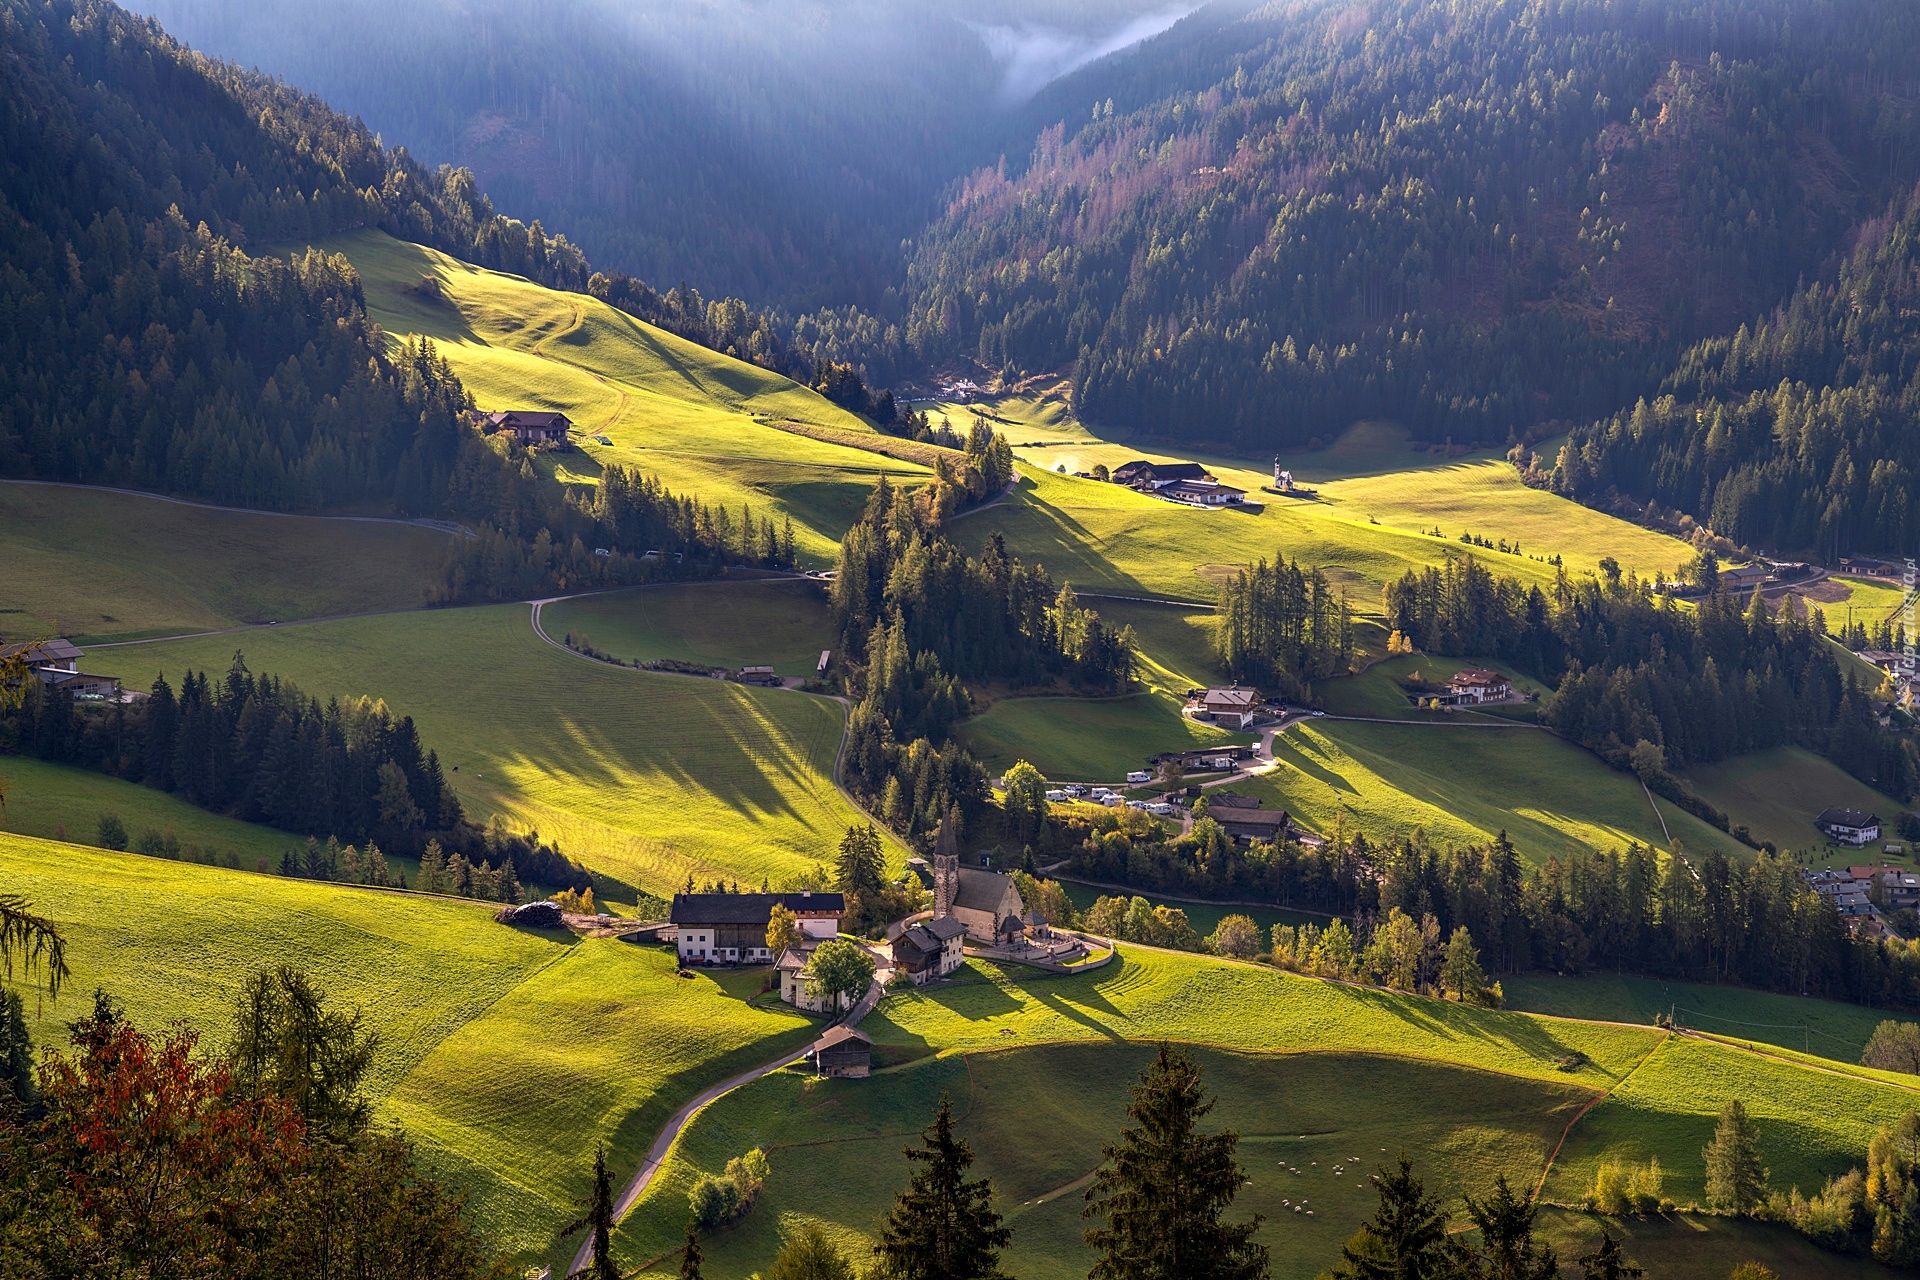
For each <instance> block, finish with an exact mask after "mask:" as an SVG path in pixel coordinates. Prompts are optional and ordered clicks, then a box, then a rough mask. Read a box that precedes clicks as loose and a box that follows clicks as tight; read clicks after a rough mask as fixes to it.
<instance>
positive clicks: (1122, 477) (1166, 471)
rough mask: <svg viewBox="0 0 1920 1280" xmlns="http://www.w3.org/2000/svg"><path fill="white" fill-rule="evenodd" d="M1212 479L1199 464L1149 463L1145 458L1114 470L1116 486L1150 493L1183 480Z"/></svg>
mask: <svg viewBox="0 0 1920 1280" xmlns="http://www.w3.org/2000/svg"><path fill="white" fill-rule="evenodd" d="M1212 479H1213V474H1212V473H1211V472H1209V471H1208V470H1207V469H1206V468H1205V467H1203V466H1201V465H1200V464H1199V463H1197V462H1148V461H1147V460H1146V459H1145V458H1135V459H1134V460H1133V461H1132V462H1125V463H1122V464H1120V466H1118V467H1116V468H1114V470H1113V482H1114V483H1115V484H1124V485H1129V486H1131V487H1132V488H1135V489H1142V490H1149V491H1151V490H1153V489H1157V488H1159V487H1160V486H1162V485H1169V484H1173V483H1175V482H1176V481H1181V480H1207V481H1211V480H1212Z"/></svg>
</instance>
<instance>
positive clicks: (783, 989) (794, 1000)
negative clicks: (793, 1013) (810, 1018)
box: [773, 938, 844, 1013]
mask: <svg viewBox="0 0 1920 1280" xmlns="http://www.w3.org/2000/svg"><path fill="white" fill-rule="evenodd" d="M824 941H825V939H824V938H807V939H804V940H803V941H802V942H801V943H800V945H799V946H797V947H788V948H787V949H786V950H785V951H782V952H781V953H780V955H779V958H778V959H776V960H775V961H774V962H773V976H774V982H775V984H776V985H777V986H778V987H779V990H780V998H781V999H782V1000H784V1001H786V1002H787V1003H788V1004H790V1005H792V1006H793V1007H794V1008H796V1009H804V1010H806V1011H807V1012H808V1013H838V1012H839V1010H838V1009H837V1008H835V1007H834V1005H835V1001H834V998H833V997H832V996H829V995H827V994H825V993H824V992H822V993H819V994H815V993H814V992H812V991H809V990H807V966H808V965H809V964H811V963H813V952H814V949H815V948H816V947H818V946H819V945H820V944H821V943H822V942H824ZM842 1003H844V1002H842Z"/></svg>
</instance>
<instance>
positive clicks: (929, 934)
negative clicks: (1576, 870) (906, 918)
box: [892, 916, 967, 985]
mask: <svg viewBox="0 0 1920 1280" xmlns="http://www.w3.org/2000/svg"><path fill="white" fill-rule="evenodd" d="M966 940H967V926H966V925H965V924H964V923H962V922H961V920H960V918H959V917H958V916H946V917H944V918H941V919H935V920H929V921H926V922H925V923H923V924H916V925H914V926H913V927H912V928H911V929H908V930H907V931H906V932H904V933H902V934H901V935H900V936H899V937H897V938H895V939H894V940H893V944H892V945H893V967H894V968H896V969H898V970H899V971H900V972H902V973H904V974H906V975H907V976H908V977H909V978H911V979H912V980H913V981H914V983H915V984H916V985H917V984H920V983H927V982H932V981H933V980H934V979H935V978H944V977H946V976H947V975H948V974H950V973H952V972H953V971H954V970H955V969H958V968H959V967H960V966H961V964H962V963H963V962H964V961H965V959H966V955H965V946H966Z"/></svg>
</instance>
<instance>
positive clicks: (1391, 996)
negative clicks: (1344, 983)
mask: <svg viewBox="0 0 1920 1280" xmlns="http://www.w3.org/2000/svg"><path fill="white" fill-rule="evenodd" d="M1342 990H1343V991H1344V993H1345V994H1346V995H1347V996H1348V997H1349V998H1351V999H1353V1000H1355V1001H1356V1002H1358V1003H1360V1004H1364V1005H1367V1006H1369V1007H1371V1008H1372V1009H1374V1010H1375V1011H1376V1012H1379V1013H1383V1014H1386V1015H1388V1016H1390V1017H1393V1018H1397V1019H1398V1020H1400V1021H1401V1022H1404V1023H1406V1024H1407V1025H1409V1026H1412V1027H1417V1028H1419V1029H1420V1030H1421V1031H1422V1032H1424V1033H1426V1034H1427V1035H1430V1036H1434V1037H1436V1038H1439V1039H1443V1040H1478V1041H1481V1042H1483V1043H1486V1044H1493V1045H1500V1046H1502V1047H1504V1048H1507V1049H1511V1050H1513V1051H1515V1052H1518V1053H1521V1054H1524V1055H1526V1056H1527V1057H1529V1058H1533V1059H1535V1060H1537V1061H1540V1062H1562V1061H1569V1060H1572V1061H1580V1062H1586V1063H1587V1065H1589V1066H1591V1067H1592V1068H1593V1069H1594V1070H1595V1071H1596V1072H1599V1073H1600V1074H1601V1075H1604V1076H1606V1077H1608V1078H1609V1079H1618V1078H1619V1076H1618V1075H1617V1074H1616V1073H1615V1072H1612V1071H1609V1070H1607V1069H1606V1068H1605V1067H1602V1066H1601V1065H1600V1064H1598V1063H1594V1062H1590V1061H1588V1060H1587V1059H1586V1057H1585V1054H1584V1053H1583V1052H1582V1051H1581V1050H1579V1049H1576V1048H1575V1047H1573V1046H1572V1045H1569V1044H1567V1043H1566V1042H1565V1041H1563V1040H1561V1039H1560V1038H1559V1037H1558V1036H1556V1035H1554V1034H1553V1031H1552V1024H1551V1023H1546V1022H1542V1021H1539V1020H1538V1019H1535V1018H1529V1017H1527V1016H1526V1015H1524V1014H1518V1013H1506V1012H1502V1011H1499V1010H1493V1009H1472V1008H1468V1007H1467V1006H1465V1005H1458V1004H1451V1003H1446V1002H1441V1001H1434V1000H1426V999H1422V998H1420V997H1418V996H1411V995H1405V994H1402V993H1398V992H1388V991H1377V990H1374V989H1372V988H1368V987H1345V988H1342ZM1568 1075H1569V1078H1570V1079H1573V1078H1575V1077H1576V1076H1577V1073H1576V1072H1569V1073H1568Z"/></svg>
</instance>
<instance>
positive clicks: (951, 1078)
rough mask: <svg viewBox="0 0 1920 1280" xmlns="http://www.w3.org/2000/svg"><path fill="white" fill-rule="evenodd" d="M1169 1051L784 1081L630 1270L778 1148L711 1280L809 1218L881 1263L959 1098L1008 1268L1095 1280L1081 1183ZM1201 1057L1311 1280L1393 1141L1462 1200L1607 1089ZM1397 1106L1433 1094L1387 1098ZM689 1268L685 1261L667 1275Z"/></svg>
mask: <svg viewBox="0 0 1920 1280" xmlns="http://www.w3.org/2000/svg"><path fill="white" fill-rule="evenodd" d="M1152 1053H1153V1051H1152V1049H1151V1048H1150V1047H1148V1046H1145V1045H1136V1044H1115V1045H1094V1044H1079V1045H1073V1044H1067V1045H1042V1046H1035V1047H1030V1048H1019V1049H1012V1050H1008V1051H1005V1052H996V1053H979V1054H971V1055H967V1056H964V1057H950V1058H940V1059H935V1060H931V1061H927V1062H925V1063H923V1064H917V1065H915V1066H914V1067H911V1068H908V1069H905V1070H901V1071H897V1072H890V1073H886V1074H883V1075H881V1076H877V1077H874V1078H872V1079H869V1080H864V1081H840V1080H815V1079H813V1078H811V1077H809V1076H808V1075H806V1074H804V1073H803V1072H801V1071H795V1070H788V1071H783V1072H779V1073H777V1074H775V1075H772V1076H769V1077H767V1078H765V1079H763V1080H760V1081H758V1082H756V1083H755V1084H753V1085H750V1086H748V1087H747V1088H745V1089H743V1090H741V1091H740V1092H739V1093H738V1094H735V1095H730V1096H729V1097H728V1098H726V1099H725V1100H724V1101H723V1102H722V1103H720V1104H719V1105H716V1106H714V1107H711V1108H709V1109H708V1110H707V1111H705V1112H703V1113H702V1114H701V1116H700V1118H699V1119H698V1120H697V1121H696V1122H695V1124H694V1125H693V1126H692V1127H691V1128H690V1130H689V1131H688V1133H687V1134H686V1136H685V1137H684V1138H683V1139H682V1141H681V1142H680V1143H679V1144H678V1146H677V1147H676V1148H675V1152H674V1156H673V1158H672V1160H671V1161H670V1163H669V1165H668V1167H667V1169H666V1170H665V1171H664V1173H663V1176H662V1178H661V1179H660V1181H659V1182H657V1183H656V1184H655V1185H656V1186H657V1187H658V1188H659V1189H658V1190H657V1191H649V1194H648V1195H647V1197H646V1198H645V1199H644V1200H643V1201H642V1203H641V1205H640V1206H638V1208H637V1209H636V1212H635V1214H634V1216H633V1217H632V1218H631V1219H629V1223H628V1225H627V1227H625V1228H624V1229H623V1231H622V1232H621V1244H622V1246H623V1254H622V1259H623V1261H627V1262H629V1264H631V1263H637V1262H639V1261H642V1260H644V1259H648V1258H654V1257H656V1256H658V1255H660V1254H663V1253H667V1252H668V1251H669V1250H671V1249H673V1248H674V1247H675V1246H677V1244H678V1243H679V1228H680V1224H681V1220H682V1219H683V1218H684V1215H685V1198H686V1194H687V1191H688V1189H689V1188H690V1186H691V1184H692V1182H693V1179H694V1178H695V1177H697V1176H698V1175H699V1174H700V1173H702V1172H716V1171H718V1170H719V1169H720V1168H721V1166H722V1165H724V1164H725V1162H726V1160H727V1159H728V1158H729V1157H730V1156H734V1155H738V1154H739V1153H740V1152H742V1151H745V1150H747V1149H748V1148H749V1147H752V1146H761V1147H763V1148H764V1149H766V1150H767V1152H768V1159H769V1162H770V1164H771V1166H772V1175H771V1177H770V1178H769V1180H768V1184H767V1188H766V1190H765V1192H764V1193H763V1198H762V1201H761V1203H760V1204H759V1205H758V1206H756V1207H755V1209H754V1210H753V1212H752V1214H750V1215H749V1216H748V1218H747V1219H746V1220H745V1221H744V1222H743V1223H741V1225H739V1226H737V1227H734V1228H732V1229H729V1230H725V1231H721V1232H717V1233H714V1234H711V1235H709V1236H708V1237H707V1238H706V1239H704V1240H703V1241H702V1249H703V1251H704V1253H705V1259H704V1270H705V1273H706V1274H707V1275H709V1276H714V1277H716V1278H718V1280H734V1278H735V1277H738V1278H740V1280H745V1277H746V1276H748V1275H749V1274H750V1273H751V1272H752V1271H754V1270H755V1269H757V1268H760V1267H764V1265H765V1260H766V1259H767V1258H768V1257H770V1256H771V1255H772V1253H773V1251H774V1250H775V1249H777V1248H778V1246H779V1238H780V1234H781V1233H782V1232H783V1231H791V1230H792V1229H793V1228H794V1227H795V1226H797V1225H799V1224H800V1223H802V1222H809V1221H810V1222H815V1223H818V1224H820V1225H821V1226H822V1227H824V1228H825V1229H827V1230H828V1231H829V1232H831V1233H832V1234H833V1235H834V1236H835V1237H837V1238H838V1239H839V1241H840V1242H841V1244H842V1247H843V1248H846V1249H847V1250H848V1252H849V1253H851V1254H853V1255H854V1256H856V1257H858V1256H863V1255H865V1254H866V1252H867V1250H868V1249H869V1248H870V1247H871V1243H872V1236H873V1232H874V1228H873V1222H874V1220H875V1218H877V1217H878V1215H879V1214H880V1213H882V1212H884V1211H885V1208H886V1206H887V1205H888V1204H889V1203H890V1201H891V1198H892V1194H893V1192H894V1191H896V1190H898V1189H899V1188H901V1187H903V1186H904V1185H905V1184H906V1178H907V1162H906V1160H905V1159H904V1158H903V1157H902V1155H901V1149H902V1148H903V1147H904V1146H906V1145H907V1144H908V1142H909V1141H911V1140H912V1139H913V1138H914V1137H915V1135H916V1134H917V1132H918V1130H919V1129H920V1128H921V1127H923V1126H924V1125H925V1124H926V1123H927V1121H928V1119H929V1118H930V1117H931V1115H932V1113H933V1111H934V1110H935V1108H936V1107H937V1106H938V1104H939V1099H940V1096H941V1095H942V1094H943V1093H944V1094H946V1095H947V1096H949V1097H950V1098H951V1100H952V1102H953V1106H954V1111H955V1114H956V1116H957V1117H959V1126H958V1127H959V1131H960V1134H961V1136H962V1137H964V1138H965V1139H966V1140H967V1142H968V1143H969V1144H970V1145H971V1146H972V1148H973V1151H974V1153H975V1155H976V1164H975V1172H977V1173H981V1174H985V1175H986V1176H988V1177H991V1178H992V1179H993V1182H994V1188H995V1191H996V1193H997V1195H998V1201H997V1207H998V1208H999V1210H1000V1211H1001V1212H1002V1213H1003V1214H1005V1215H1006V1217H1007V1221H1008V1225H1009V1226H1010V1227H1011V1228H1012V1229H1013V1243H1012V1245H1011V1247H1010V1248H1009V1249H1008V1250H1007V1251H1006V1252H1005V1254H1004V1255H1003V1256H1002V1265H1003V1266H1004V1267H1005V1269H1006V1270H1007V1271H1008V1272H1009V1273H1010V1274H1013V1275H1017V1276H1020V1277H1022V1278H1023V1280H1069V1278H1070V1277H1072V1278H1077V1277H1081V1276H1084V1275H1085V1274H1086V1271H1087V1266H1088V1263H1089V1257H1088V1254H1087V1251H1086V1246H1085V1244H1084V1243H1083V1242H1082V1240H1081V1234H1080V1233H1081V1231H1082V1230H1083V1229H1084V1227H1085V1223H1083V1222H1082V1221H1081V1218H1080V1210H1081V1207H1082V1204H1083V1200H1082V1198H1081V1194H1080V1192H1081V1189H1082V1186H1083V1184H1084V1183H1085V1182H1086V1180H1087V1177H1088V1175H1090V1174H1091V1173H1092V1172H1093V1171H1094V1169H1096V1168H1097V1167H1098V1166H1099V1164H1100V1161H1101V1154H1100V1151H1101V1146H1102V1144H1103V1143H1106V1142H1111V1141H1112V1140H1113V1139H1114V1137H1115V1135H1116V1134H1117V1133H1118V1131H1119V1128H1120V1126H1121V1125H1122V1124H1124V1123H1126V1117H1125V1114H1124V1107H1125V1104H1126V1097H1127V1086H1128V1085H1129V1084H1131V1083H1133V1082H1134V1081H1135V1080H1136V1079H1137V1078H1138V1076H1139V1073H1140V1071H1141V1070H1142V1069H1144V1067H1145V1066H1146V1064H1147V1063H1148V1062H1149V1061H1150V1060H1151V1057H1152ZM1196 1055H1197V1057H1198V1059H1199V1061H1200V1063H1201V1065H1202V1067H1203V1069H1204V1070H1205V1072H1206V1083H1207V1086H1208V1088H1209V1089H1210V1090H1212V1091H1215V1092H1217V1094H1218V1097H1219V1099H1220V1103H1219V1106H1218V1107H1217V1108H1216V1109H1215V1111H1214V1113H1213V1114H1212V1115H1211V1116H1209V1117H1208V1121H1207V1123H1208V1124H1209V1125H1220V1126H1225V1127H1230V1128H1233V1129H1235V1130H1236V1131H1237V1132H1239V1134H1240V1135H1241V1137H1240V1146H1239V1156H1240V1160H1241V1163H1242V1165H1243V1167H1244V1168H1245V1169H1246V1172H1247V1177H1248V1184H1247V1185H1245V1186H1243V1187H1242V1188H1241V1189H1240V1194H1239V1197H1238V1199H1237V1200H1236V1202H1235V1206H1234V1209H1235V1214H1236V1216H1239V1215H1246V1214H1249V1213H1260V1214H1262V1215H1264V1216H1265V1217H1266V1218H1267V1222H1268V1225H1267V1226H1266V1228H1265V1229H1264V1230H1263V1232H1262V1234H1261V1239H1262V1240H1263V1241H1265V1242H1266V1243H1267V1244H1268V1245H1269V1246H1270V1247H1271V1248H1272V1249H1273V1251H1274V1255H1275V1256H1274V1262H1275V1266H1274V1274H1275V1275H1276V1276H1279V1277H1286V1278H1294V1277H1298V1278H1299V1280H1307V1278H1308V1277H1311V1276H1313V1275H1315V1274H1317V1273H1318V1272H1319V1271H1320V1270H1321V1269H1322V1268H1323V1267H1325V1266H1327V1265H1328V1264H1329V1263H1330V1262H1331V1261H1333V1260H1335V1259H1337V1258H1338V1256H1339V1250H1340V1244H1341V1242H1342V1241H1343V1240H1345V1239H1346V1237H1347V1236H1348V1235H1349V1234H1350V1233H1351V1232H1352V1230H1353V1227H1354V1225H1355V1223H1357V1222H1358V1221H1359V1220H1360V1219H1361V1218H1363V1217H1365V1216H1367V1214H1368V1213H1369V1212H1370V1211H1371V1209H1372V1205H1373V1201H1374V1199H1375V1197H1374V1195H1373V1190H1372V1186H1371V1184H1370V1183H1368V1182H1367V1175H1369V1174H1371V1173H1372V1172H1373V1171H1374V1170H1375V1169H1376V1168H1377V1167H1378V1166H1379V1164H1380V1163H1381V1162H1382V1161H1384V1160H1386V1159H1387V1156H1386V1155H1385V1154H1384V1153H1383V1150H1382V1149H1383V1148H1389V1149H1391V1150H1392V1151H1396V1152H1397V1151H1400V1150H1403V1149H1404V1150H1406V1151H1407V1152H1408V1153H1409V1154H1410V1155H1413V1156H1414V1157H1415V1158H1416V1159H1418V1160H1419V1161H1420V1162H1421V1164H1422V1166H1423V1168H1425V1169H1427V1170H1429V1171H1430V1175H1431V1177H1432V1183H1433V1185H1434V1187H1435V1189H1436V1190H1439V1191H1442V1192H1443V1193H1444V1194H1446V1195H1448V1196H1449V1197H1451V1198H1457V1197H1458V1195H1459V1193H1460V1192H1461V1191H1474V1192H1478V1191H1481V1190H1483V1189H1484V1187H1485V1186H1486V1185H1488V1184H1490V1183H1491V1181H1492V1179H1493V1176H1494V1175H1495V1174H1496V1173H1500V1172H1507V1173H1510V1174H1511V1173H1512V1172H1514V1171H1516V1170H1527V1169H1535V1170H1537V1169H1538V1168H1539V1166H1540V1164H1541V1163H1542V1162H1543V1161H1544V1160H1545V1158H1546V1154H1547V1152H1548V1151H1550V1150H1551V1149H1552V1147H1553V1143H1554V1141H1555V1140H1556V1139H1557V1138H1558V1137H1559V1133H1560V1130H1561V1129H1562V1128H1563V1127H1564V1126H1565V1124H1566V1122H1567V1120H1568V1119H1569V1118H1570V1117H1571V1116H1572V1114H1573V1112H1574V1111H1575V1110H1577V1109H1578V1108H1579V1106H1580V1105H1581V1104H1583V1103H1584V1102H1586V1101H1587V1100H1588V1099H1589V1098H1590V1097H1591V1096H1592V1094H1591V1092H1590V1091H1589V1090H1587V1089H1584V1088H1581V1087H1579V1086H1577V1085H1570V1084H1564V1083H1557V1082H1556V1083H1548V1082H1540V1081H1531V1080H1521V1079H1516V1078H1514V1077H1511V1076H1505V1075H1499V1074H1495V1073H1491V1072H1482V1071H1472V1070H1467V1069H1463V1068H1460V1067H1454V1066H1447V1065H1441V1064H1437V1063H1429V1062H1421V1061H1418V1060H1411V1059H1396V1058H1392V1057H1385V1056H1375V1055H1372V1054H1346V1053H1332V1054H1322V1053H1301V1054H1292V1055H1271V1054H1248V1053H1232V1052H1223V1051H1220V1050H1215V1049H1205V1048H1203V1049H1199V1050H1196ZM1384 1098H1400V1099H1413V1098H1418V1099H1421V1101H1420V1102H1419V1103H1418V1104H1415V1105H1398V1106H1396V1105H1391V1104H1388V1105H1381V1102H1380V1100H1381V1099H1384ZM1040 1135H1044V1138H1042V1137H1041V1136H1040ZM1336 1170H1338V1173H1336V1172H1335V1171H1336ZM1295 1206H1300V1208H1299V1211H1297V1212H1296V1210H1295ZM676 1268H677V1258H675V1257H672V1256H669V1257H666V1258H663V1259H661V1261H660V1262H658V1263H657V1264H656V1266H655V1267H654V1268H653V1270H652V1271H651V1272H649V1273H648V1274H672V1273H673V1272H674V1270H675V1269H676Z"/></svg>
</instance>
